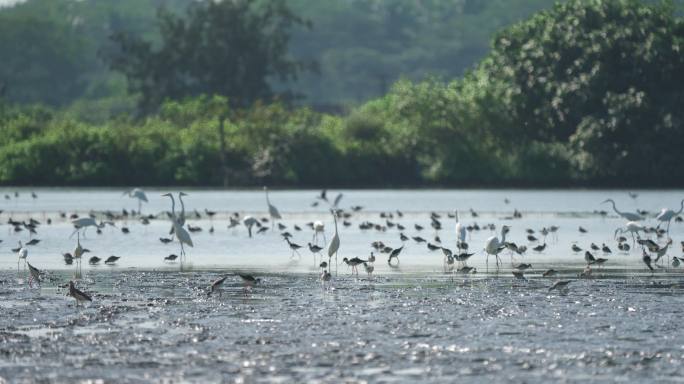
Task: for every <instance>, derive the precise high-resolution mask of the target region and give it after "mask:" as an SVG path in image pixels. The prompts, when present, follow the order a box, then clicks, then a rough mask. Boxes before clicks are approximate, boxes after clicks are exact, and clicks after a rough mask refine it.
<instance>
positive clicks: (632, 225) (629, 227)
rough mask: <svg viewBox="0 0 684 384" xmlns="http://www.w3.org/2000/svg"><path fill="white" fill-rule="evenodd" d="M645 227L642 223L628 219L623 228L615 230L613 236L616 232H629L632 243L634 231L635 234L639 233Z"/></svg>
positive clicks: (633, 241) (634, 240)
mask: <svg viewBox="0 0 684 384" xmlns="http://www.w3.org/2000/svg"><path fill="white" fill-rule="evenodd" d="M645 229H646V228H645V227H644V226H643V225H640V224H639V223H637V222H634V221H628V222H627V223H626V224H625V226H624V227H623V228H618V229H616V230H615V234H614V235H613V237H617V234H618V232H620V233H625V232H630V233H631V234H632V244H634V243H635V242H636V239H635V237H634V234H635V233H636V234H637V235H639V232H641V231H644V230H645Z"/></svg>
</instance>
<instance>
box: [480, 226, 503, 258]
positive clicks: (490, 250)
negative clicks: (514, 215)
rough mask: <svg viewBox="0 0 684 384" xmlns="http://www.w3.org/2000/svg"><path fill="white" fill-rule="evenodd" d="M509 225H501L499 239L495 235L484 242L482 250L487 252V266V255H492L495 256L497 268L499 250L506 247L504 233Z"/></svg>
mask: <svg viewBox="0 0 684 384" xmlns="http://www.w3.org/2000/svg"><path fill="white" fill-rule="evenodd" d="M508 230H509V227H508V226H506V225H504V226H502V227H501V241H499V238H498V237H496V236H492V237H490V238H488V239H487V241H486V242H485V248H484V251H485V253H486V254H487V261H486V263H487V266H489V255H494V256H495V257H496V267H497V268H499V262H500V260H499V252H501V251H502V250H504V249H505V248H506V234H507V233H508Z"/></svg>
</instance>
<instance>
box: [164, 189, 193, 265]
mask: <svg viewBox="0 0 684 384" xmlns="http://www.w3.org/2000/svg"><path fill="white" fill-rule="evenodd" d="M162 196H168V197H170V198H171V223H172V224H173V231H174V232H175V234H176V238H177V239H178V242H179V243H180V246H181V260H182V258H183V257H184V256H185V247H184V246H183V245H184V244H186V245H188V246H190V247H193V246H194V244H193V243H192V238H190V234H189V233H188V231H186V230H185V228H183V227H182V226H181V225H180V224H179V223H178V218H177V217H176V200H175V199H174V198H173V195H172V194H170V193H165V194H163V195H162Z"/></svg>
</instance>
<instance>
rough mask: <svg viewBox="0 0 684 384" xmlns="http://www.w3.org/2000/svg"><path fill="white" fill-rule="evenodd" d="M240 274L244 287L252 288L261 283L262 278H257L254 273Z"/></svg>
mask: <svg viewBox="0 0 684 384" xmlns="http://www.w3.org/2000/svg"><path fill="white" fill-rule="evenodd" d="M237 275H238V276H240V279H242V284H243V286H244V289H246V290H247V289H252V287H253V286H255V285H257V284H259V283H261V279H259V278H256V277H254V276H252V275H246V274H242V273H238V274H237Z"/></svg>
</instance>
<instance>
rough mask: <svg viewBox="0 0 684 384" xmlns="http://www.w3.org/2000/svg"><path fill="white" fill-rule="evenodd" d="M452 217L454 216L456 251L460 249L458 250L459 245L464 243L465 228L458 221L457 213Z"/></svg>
mask: <svg viewBox="0 0 684 384" xmlns="http://www.w3.org/2000/svg"><path fill="white" fill-rule="evenodd" d="M454 215H455V216H456V249H457V250H458V249H461V248H460V245H461V243H464V242H465V238H466V228H465V226H464V225H462V224H461V222H460V221H459V220H458V211H454Z"/></svg>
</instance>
